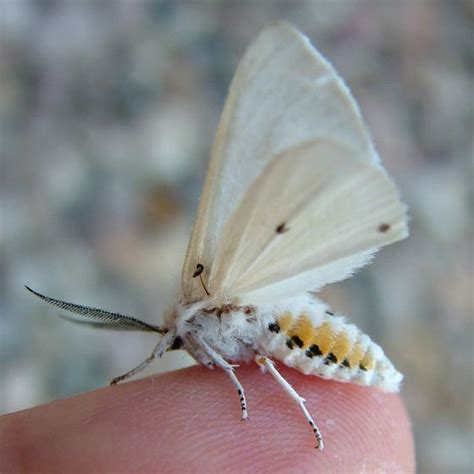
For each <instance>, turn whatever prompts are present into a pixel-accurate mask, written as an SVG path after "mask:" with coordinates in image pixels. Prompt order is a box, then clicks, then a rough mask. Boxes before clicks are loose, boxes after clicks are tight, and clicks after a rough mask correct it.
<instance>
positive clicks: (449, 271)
mask: <svg viewBox="0 0 474 474" xmlns="http://www.w3.org/2000/svg"><path fill="white" fill-rule="evenodd" d="M0 8H1V11H0V127H1V133H0V144H1V147H0V153H1V169H0V171H1V173H0V177H1V187H0V206H1V207H0V211H1V214H0V245H1V253H0V267H1V274H0V276H1V297H0V354H1V359H0V368H1V369H0V370H1V372H0V377H1V382H0V411H1V412H2V413H6V412H10V411H14V410H19V409H22V408H26V407H31V406H33V405H36V404H39V403H43V402H46V401H48V400H53V399H56V398H61V397H67V396H70V395H73V394H77V393H79V392H83V391H86V390H90V389H93V388H96V387H100V386H103V385H104V384H106V383H107V381H109V380H110V379H111V378H112V377H113V376H115V375H117V374H119V373H122V372H123V371H125V370H127V369H129V368H131V367H132V366H133V365H134V364H136V363H137V362H139V361H141V360H142V359H143V358H144V357H145V356H146V355H148V352H149V351H150V350H151V348H152V346H153V344H154V338H153V337H152V336H150V335H147V334H144V335H140V334H132V333H115V332H113V333H109V332H101V331H92V330H90V329H87V328H83V327H76V326H72V325H71V324H70V323H67V322H65V321H63V320H61V319H58V318H56V317H55V314H56V312H55V310H54V309H52V308H51V307H48V306H47V305H45V304H43V303H41V302H39V301H38V300H36V299H34V298H33V297H32V296H31V295H30V294H28V293H27V292H26V291H25V290H24V288H23V285H24V284H29V285H31V286H32V287H33V288H35V289H38V290H39V291H41V292H44V293H46V294H48V295H51V296H55V297H58V298H61V299H65V300H69V301H74V302H79V303H83V304H88V305H96V306H99V307H104V308H107V309H110V310H116V311H120V312H124V313H129V314H132V315H137V316H139V317H142V318H144V319H146V320H148V321H152V322H156V323H157V322H159V320H160V318H161V317H162V313H163V311H165V310H166V308H167V306H168V305H169V304H171V303H172V302H173V298H174V296H175V294H176V291H177V281H178V278H179V272H180V269H181V265H182V261H183V257H184V251H185V248H186V243H187V239H188V236H189V232H190V228H191V225H192V219H193V215H194V212H195V209H196V206H197V202H198V197H199V193H200V190H201V186H202V182H203V178H204V174H205V171H206V168H207V160H208V154H209V149H210V147H211V143H212V138H213V134H214V131H215V128H216V123H217V120H218V116H219V113H220V110H221V107H222V105H223V100H224V98H225V94H226V91H227V87H228V85H229V82H230V80H231V77H232V75H233V72H234V70H235V67H236V65H237V62H238V60H239V58H240V57H241V55H242V53H243V51H244V49H245V47H246V46H247V45H248V44H249V42H250V41H251V40H252V39H253V38H254V37H255V36H256V34H257V33H258V32H259V30H260V29H261V28H262V27H263V26H265V25H267V24H269V23H271V22H272V21H275V20H278V19H287V20H290V21H291V22H293V23H295V24H296V25H297V26H298V27H299V28H300V29H302V30H303V31H304V32H305V33H306V34H307V35H308V36H309V37H310V38H311V39H312V41H313V42H314V43H315V44H317V45H318V47H319V48H320V49H321V51H322V52H323V53H324V54H325V55H326V56H327V57H328V58H329V59H330V60H331V62H333V64H334V65H335V66H336V68H337V69H338V70H339V71H340V73H341V74H342V76H343V77H345V78H346V80H347V82H348V84H349V85H350V86H351V88H352V91H353V93H354V94H355V96H356V97H357V98H358V100H359V102H360V105H361V108H362V112H363V114H364V116H365V118H366V120H367V121H368V123H369V125H370V128H371V130H372V134H373V136H374V139H375V142H376V144H377V147H378V149H379V151H380V154H381V156H382V159H383V161H384V163H385V165H386V167H387V169H388V170H389V172H390V173H391V174H392V175H393V176H394V178H395V180H396V182H397V183H398V185H399V186H400V188H401V190H402V196H403V197H404V200H405V201H406V202H407V203H408V205H409V207H410V210H411V232H412V235H411V237H410V239H409V240H407V241H405V242H402V243H399V244H396V245H394V246H391V247H389V248H387V249H385V250H384V251H382V252H381V254H380V255H379V256H378V257H377V258H376V260H375V262H374V263H373V264H372V265H371V266H370V267H368V268H366V269H365V270H363V271H362V272H360V273H359V275H358V276H357V277H356V278H354V279H352V280H348V281H347V282H344V283H340V284H336V285H333V286H331V287H330V288H328V289H326V290H324V292H323V293H324V297H325V298H326V299H327V300H329V301H330V302H331V304H332V305H333V307H334V308H336V309H337V310H339V311H341V312H345V313H346V314H348V315H350V316H351V319H352V320H353V321H355V322H356V323H357V324H359V325H360V326H361V327H362V328H363V329H364V330H365V331H367V332H368V333H369V334H370V335H371V336H372V337H373V338H374V339H375V340H376V341H378V342H379V343H381V345H382V346H383V347H384V348H385V349H386V351H387V353H388V354H389V355H390V356H391V358H392V360H393V361H394V362H395V363H396V365H397V366H398V367H399V369H400V370H401V371H402V372H404V373H405V374H406V383H405V387H404V392H403V395H404V397H405V399H406V402H407V404H408V407H409V410H410V413H411V416H412V419H413V429H414V431H415V435H416V441H417V456H418V465H419V471H420V472H426V473H436V472H440V473H451V472H453V473H457V472H459V473H462V472H472V469H473V454H472V450H473V416H472V413H473V411H472V408H473V397H472V389H473V381H474V380H473V379H474V378H473V322H472V313H473V299H472V298H473V296H472V291H473V286H472V265H473V253H472V233H473V225H472V224H473V223H472V207H471V198H472V194H473V192H472V191H473V186H472V164H471V159H472V151H473V108H474V107H473V82H472V79H473V65H474V52H473V46H474V42H473V32H474V29H473V20H474V3H473V2H472V1H469V0H466V1H463V0H453V1H436V0H431V1H428V0H427V1H422V0H402V1H396V0H381V1H376V0H373V1H364V0H361V1H349V0H347V1H343V0H338V1H334V2H326V1H310V0H308V1H297V0H293V1H290V0H288V1H263V0H260V1H237V0H235V1H221V2H219V1H197V0H196V1H188V2H184V1H182V2H180V1H174V2H173V1H132V0H129V1H53V0H49V1H33V0H31V1H27V0H0ZM255 106H256V107H258V104H255ZM189 363H191V361H190V359H189V358H187V357H186V356H185V355H180V356H167V357H166V358H165V361H164V362H162V363H158V364H156V366H155V367H154V370H159V369H163V368H166V369H169V368H171V367H175V366H178V365H186V364H189Z"/></svg>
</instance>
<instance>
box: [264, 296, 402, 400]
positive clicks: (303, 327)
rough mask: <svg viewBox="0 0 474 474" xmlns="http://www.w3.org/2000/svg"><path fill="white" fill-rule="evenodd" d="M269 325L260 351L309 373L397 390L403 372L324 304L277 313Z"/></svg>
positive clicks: (375, 345) (356, 329) (378, 347)
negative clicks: (325, 308) (323, 305)
mask: <svg viewBox="0 0 474 474" xmlns="http://www.w3.org/2000/svg"><path fill="white" fill-rule="evenodd" d="M265 329H266V331H265V335H264V336H263V337H262V339H261V341H260V344H259V345H260V346H261V348H262V350H263V351H264V352H265V353H266V354H268V355H269V356H270V357H275V358H277V359H279V360H280V361H282V362H283V363H285V364H286V365H288V366H290V367H294V368H296V369H298V370H300V371H301V372H303V373H305V374H311V375H318V376H320V377H324V378H328V379H334V380H339V381H344V382H353V383H358V384H362V385H374V386H378V387H379V388H382V389H385V390H387V391H398V390H399V385H400V382H401V380H402V375H401V374H400V373H399V372H397V371H396V369H395V368H394V367H393V365H392V363H391V362H390V361H389V360H388V358H387V357H386V356H385V354H384V353H383V351H382V349H381V348H380V346H378V345H377V344H375V343H374V342H372V341H371V339H370V338H369V337H368V336H367V335H365V334H363V333H362V332H361V331H359V329H358V328H357V327H356V326H354V325H353V324H349V323H346V322H345V320H344V318H343V317H341V316H336V315H334V314H333V313H332V312H330V311H326V310H324V309H321V306H320V305H314V307H313V306H311V305H309V306H308V307H307V308H304V310H303V311H302V310H301V309H300V310H299V311H297V312H295V311H282V312H274V313H273V314H272V318H271V320H270V321H269V322H268V325H267V327H266V328H265Z"/></svg>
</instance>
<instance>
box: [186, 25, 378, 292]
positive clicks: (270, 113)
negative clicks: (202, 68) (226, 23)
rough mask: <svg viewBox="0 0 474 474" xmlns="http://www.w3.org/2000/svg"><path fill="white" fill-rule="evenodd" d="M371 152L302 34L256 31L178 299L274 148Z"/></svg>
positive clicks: (210, 261)
mask: <svg viewBox="0 0 474 474" xmlns="http://www.w3.org/2000/svg"><path fill="white" fill-rule="evenodd" d="M320 138H321V139H329V140H334V141H336V142H339V143H341V144H343V145H346V146H348V147H350V148H351V149H352V150H354V153H355V154H356V155H357V156H359V157H360V159H361V160H365V161H366V162H367V163H371V164H373V165H377V164H378V157H377V154H376V152H375V150H374V147H373V144H372V142H371V140H370V137H369V134H368V132H367V130H366V127H365V125H364V123H363V120H362V118H361V116H360V113H359V110H358V107H357V105H356V103H355V101H354V99H353V97H352V96H351V94H350V92H349V89H348V88H347V86H346V85H345V84H344V82H343V81H342V79H341V78H340V77H339V76H338V74H337V73H336V72H335V70H334V69H333V67H332V66H331V65H330V64H329V63H328V62H327V61H326V60H325V59H324V58H323V57H322V56H321V54H319V53H318V52H317V51H316V50H315V49H314V48H313V47H312V45H311V44H310V42H309V40H308V39H307V38H306V37H305V36H303V35H302V34H301V33H299V32H298V31H296V30H295V29H294V28H293V27H291V26H290V25H288V24H286V23H277V24H275V25H273V26H271V27H269V28H268V29H266V30H264V31H263V32H262V33H261V34H260V36H259V37H258V38H257V39H256V40H255V42H254V43H253V44H252V45H251V46H250V47H249V49H248V50H247V52H246V54H245V55H244V57H243V59H242V61H241V62H240V64H239V66H238V68H237V72H236V74H235V77H234V79H233V81H232V84H231V87H230V90H229V94H228V97H227V100H226V103H225V106H224V110H223V113H222V116H221V118H220V121H219V126H218V130H217V134H216V138H215V142H214V145H213V149H212V154H211V162H210V166H209V171H208V174H207V178H206V181H205V185H204V190H203V194H202V196H201V200H200V204H199V208H198V212H197V217H196V222H195V224H194V228H193V232H192V235H191V239H190V242H189V245H188V250H187V253H186V259H185V263H184V267H183V273H182V290H183V297H184V300H187V301H189V300H194V299H196V298H199V297H201V296H202V287H201V285H200V282H199V279H197V278H194V279H193V278H192V275H193V273H194V272H195V270H196V265H197V264H198V263H200V264H202V265H203V266H204V273H203V276H204V278H205V279H207V277H208V275H209V274H210V272H212V271H213V266H214V259H215V254H216V249H217V244H218V242H219V241H220V240H221V234H222V229H223V226H224V224H225V223H226V221H227V220H228V218H229V216H230V215H231V214H232V213H233V211H234V210H235V208H236V206H237V205H238V203H239V202H240V201H241V199H242V198H243V196H244V194H245V193H246V191H247V189H248V188H249V186H250V185H251V183H252V182H253V181H254V180H255V179H256V178H257V176H258V175H259V174H260V173H261V172H262V170H263V169H264V167H265V166H266V165H267V164H268V163H269V162H270V161H271V160H272V159H273V158H274V157H275V156H276V155H277V154H279V153H281V152H282V151H284V150H286V149H289V148H292V147H295V146H298V145H300V144H302V143H306V142H308V141H311V140H315V139H320Z"/></svg>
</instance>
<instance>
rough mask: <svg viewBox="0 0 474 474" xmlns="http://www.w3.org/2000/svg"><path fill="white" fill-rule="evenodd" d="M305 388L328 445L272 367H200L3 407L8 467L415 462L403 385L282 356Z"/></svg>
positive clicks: (180, 469) (250, 467)
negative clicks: (242, 395)
mask: <svg viewBox="0 0 474 474" xmlns="http://www.w3.org/2000/svg"><path fill="white" fill-rule="evenodd" d="M278 368H279V370H280V371H281V373H282V375H283V376H284V377H285V378H286V379H287V380H288V382H290V383H291V384H292V385H293V387H294V388H295V389H296V390H297V391H298V392H299V394H300V395H301V396H302V397H304V398H305V399H306V400H307V402H306V406H307V407H308V410H309V411H310V413H311V414H312V415H313V417H314V419H315V421H316V423H317V424H318V426H319V428H320V429H321V431H322V434H323V437H324V443H325V449H324V451H322V452H321V451H318V450H316V449H315V445H316V442H315V439H314V435H313V433H312V431H311V429H310V427H309V425H308V424H307V422H306V421H305V419H304V417H303V415H302V413H301V412H300V410H299V408H298V406H297V405H296V404H295V403H294V402H293V401H292V400H291V399H289V398H288V396H287V395H286V394H285V393H284V392H283V390H281V388H280V387H279V386H278V385H277V383H276V382H275V381H274V380H273V378H272V377H271V376H270V375H269V374H262V373H261V371H259V370H258V369H257V368H255V367H251V366H245V367H241V368H239V369H237V370H238V376H239V379H240V381H241V383H242V385H243V386H244V388H245V389H246V395H247V401H248V405H249V415H250V419H249V420H248V421H240V407H239V401H238V397H237V394H236V393H235V389H234V387H233V385H232V384H231V382H230V380H228V377H227V375H226V374H225V373H223V372H222V371H219V370H208V369H206V368H203V367H191V368H188V369H183V370H179V371H174V372H169V373H166V374H161V375H155V376H153V377H149V378H146V379H142V380H137V381H133V382H129V383H123V384H120V385H118V386H115V387H107V388H103V389H99V390H96V391H93V392H89V393H86V394H83V395H79V396H76V397H73V398H69V399H66V400H58V401H55V402H52V403H48V404H46V405H42V406H39V407H35V408H32V409H29V410H23V411H20V412H17V413H12V414H9V415H5V416H2V417H0V472H2V473H7V472H47V473H71V472H84V473H86V472H87V473H90V472H137V473H200V472H203V473H204V472H205V473H247V472H258V473H272V474H275V473H280V472H281V473H294V472H297V473H306V472H308V473H309V472H317V473H325V472H328V473H329V472H330V473H338V472H340V473H362V472H364V473H373V472H374V473H375V472H390V473H394V472H400V473H404V474H405V473H412V472H414V471H415V456H414V446H413V438H412V434H411V428H410V423H409V420H408V416H407V413H406V411H405V408H404V405H403V403H402V401H401V399H400V397H399V396H398V395H394V394H386V393H382V392H380V391H378V390H377V389H374V388H370V387H359V386H355V385H351V384H343V383H338V382H332V381H327V380H322V379H320V378H318V377H311V376H304V375H302V374H300V373H298V372H296V371H295V370H291V369H287V368H284V367H282V366H281V365H280V366H279V367H278Z"/></svg>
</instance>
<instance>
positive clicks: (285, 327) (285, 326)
mask: <svg viewBox="0 0 474 474" xmlns="http://www.w3.org/2000/svg"><path fill="white" fill-rule="evenodd" d="M294 324H295V318H294V317H293V315H292V314H291V313H288V312H286V313H283V314H282V315H281V316H280V317H279V318H278V325H279V326H280V330H281V331H282V332H285V333H287V332H288V331H289V330H290V329H291V328H292V327H293V325H294Z"/></svg>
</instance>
